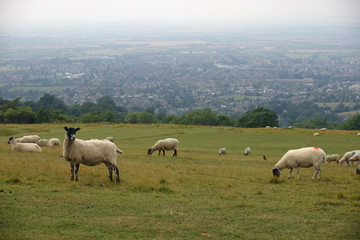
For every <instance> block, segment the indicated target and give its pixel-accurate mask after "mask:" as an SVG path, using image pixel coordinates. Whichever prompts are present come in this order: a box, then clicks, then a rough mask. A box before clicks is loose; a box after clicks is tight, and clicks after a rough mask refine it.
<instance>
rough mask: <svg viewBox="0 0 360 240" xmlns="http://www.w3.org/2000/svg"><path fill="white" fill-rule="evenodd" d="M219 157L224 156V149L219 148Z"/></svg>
mask: <svg viewBox="0 0 360 240" xmlns="http://www.w3.org/2000/svg"><path fill="white" fill-rule="evenodd" d="M219 155H226V148H224V147H222V148H220V149H219Z"/></svg>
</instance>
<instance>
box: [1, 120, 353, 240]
mask: <svg viewBox="0 0 360 240" xmlns="http://www.w3.org/2000/svg"><path fill="white" fill-rule="evenodd" d="M80 127H81V128H82V130H80V131H79V132H78V135H77V137H78V138H82V139H89V138H94V137H96V138H104V137H106V136H113V137H115V139H116V144H117V146H118V147H119V148H120V149H122V150H123V151H124V153H125V154H124V155H118V167H119V169H120V178H121V184H116V183H115V182H109V181H108V174H107V169H106V167H105V166H104V165H99V166H96V167H87V166H84V165H81V166H80V171H79V182H70V171H69V164H68V163H66V162H65V161H64V160H63V159H62V158H61V157H60V156H61V154H62V149H59V148H58V149H54V150H52V149H47V148H43V152H42V153H41V154H32V153H26V154H24V153H13V152H12V151H11V149H10V146H9V145H8V144H7V143H6V141H7V139H8V138H9V137H10V136H22V135H25V134H38V135H40V136H41V137H42V138H51V137H59V138H60V139H61V141H62V140H63V138H64V133H65V131H64V130H63V126H61V125H2V126H0V152H1V154H0V164H1V165H0V190H1V192H0V239H24V238H26V239H73V238H78V239H119V238H128V239H139V238H140V239H154V238H155V239H206V238H217V239H239V238H240V239H359V238H360V231H359V227H360V217H359V216H360V215H359V210H360V193H359V191H358V188H359V184H360V177H359V176H355V168H354V167H345V166H343V167H339V166H337V165H336V164H334V163H333V164H324V165H323V166H322V181H321V182H317V181H315V182H312V181H311V177H312V174H313V169H312V168H311V169H300V175H301V177H302V179H301V180H300V181H298V180H297V179H296V173H295V171H294V173H293V176H292V177H291V179H290V180H287V179H286V176H287V170H284V171H283V172H282V173H281V177H280V179H279V180H277V181H276V180H274V179H273V177H272V175H271V169H272V167H273V166H274V164H275V163H276V162H277V161H278V160H279V159H280V157H281V156H282V155H283V154H284V153H285V152H286V151H287V150H288V149H290V148H298V147H303V146H318V147H321V148H323V149H324V150H325V152H327V153H338V154H340V155H341V154H343V153H344V152H346V151H350V150H353V149H359V148H360V147H359V141H360V138H359V137H358V136H355V132H345V131H327V132H326V133H322V135H320V136H319V137H314V136H312V134H313V132H312V131H310V130H298V129H240V128H214V127H186V126H167V125H151V126H146V125H135V126H134V125H81V126H80ZM164 137H176V138H178V139H179V140H180V145H179V149H178V156H179V157H178V158H172V157H171V155H172V153H170V152H167V156H166V157H162V156H161V157H158V156H157V153H154V154H153V155H152V156H147V155H146V152H147V148H149V147H150V146H152V145H153V144H154V143H155V142H156V140H157V139H160V138H164ZM248 146H249V147H251V148H252V154H251V156H244V155H243V150H244V149H245V148H246V147H248ZM220 147H226V148H227V152H228V154H227V155H226V156H219V155H218V154H217V151H218V149H219V148H220ZM263 154H266V156H267V158H268V160H267V161H264V160H263V159H262V155H263Z"/></svg>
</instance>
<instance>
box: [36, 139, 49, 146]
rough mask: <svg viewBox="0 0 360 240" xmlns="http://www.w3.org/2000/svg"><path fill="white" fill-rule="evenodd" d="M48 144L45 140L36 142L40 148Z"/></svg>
mask: <svg viewBox="0 0 360 240" xmlns="http://www.w3.org/2000/svg"><path fill="white" fill-rule="evenodd" d="M48 143H49V140H47V139H40V140H39V142H38V145H39V146H40V147H45V146H47V145H48Z"/></svg>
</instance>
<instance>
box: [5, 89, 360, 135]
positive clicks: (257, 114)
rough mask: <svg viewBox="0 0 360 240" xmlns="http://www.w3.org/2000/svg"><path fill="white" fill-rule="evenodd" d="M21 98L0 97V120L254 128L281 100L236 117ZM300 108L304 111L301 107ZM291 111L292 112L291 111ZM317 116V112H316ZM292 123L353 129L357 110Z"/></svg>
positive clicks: (268, 122)
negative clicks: (339, 118) (338, 118)
mask: <svg viewBox="0 0 360 240" xmlns="http://www.w3.org/2000/svg"><path fill="white" fill-rule="evenodd" d="M20 100H21V98H16V99H13V100H11V101H9V100H5V99H2V98H0V123H18V124H33V123H54V122H68V123H74V122H79V123H97V122H110V123H133V124H137V123H142V124H151V123H164V124H183V125H208V126H233V127H246V128H257V127H265V126H272V127H277V126H279V114H278V113H277V111H276V110H278V111H283V106H281V104H285V103H279V102H277V103H276V104H275V103H274V104H273V105H270V106H273V107H274V106H275V109H274V110H270V109H268V108H265V107H254V108H253V109H252V110H249V111H247V112H246V113H244V114H243V115H241V116H240V117H238V118H236V119H234V118H232V117H229V116H227V115H225V114H218V113H216V112H214V111H212V110H211V109H209V108H204V109H196V110H193V111H189V112H187V113H185V114H183V115H180V116H176V115H167V114H166V112H165V111H158V112H156V111H155V109H154V108H147V109H145V110H142V111H128V110H127V109H126V108H124V107H121V106H116V104H115V101H114V100H113V99H112V98H110V97H108V96H104V97H101V98H99V99H97V101H96V103H93V102H85V103H83V104H82V105H80V104H74V105H69V106H68V105H66V104H65V103H64V102H63V101H62V100H61V99H59V98H56V97H55V96H53V95H50V94H44V95H43V96H42V97H41V98H40V99H39V100H38V101H36V102H34V101H26V102H21V101H20ZM303 108H304V109H305V110H306V111H308V112H309V111H310V112H311V111H313V112H314V111H315V112H319V109H315V110H314V109H313V110H311V106H310V105H309V104H305V106H303ZM295 109H301V108H294V109H292V112H289V111H285V114H284V115H281V114H280V121H281V120H283V121H284V119H285V120H286V121H288V122H291V120H290V121H289V119H286V118H284V116H285V117H286V116H289V115H290V114H295V115H297V116H298V115H301V113H298V112H296V111H295ZM305 110H304V111H305ZM294 112H295V113H294ZM320 116H321V115H320ZM294 123H295V124H294V127H303V128H321V127H327V128H338V129H348V130H355V129H360V114H357V115H354V116H353V117H351V118H349V119H348V120H347V121H346V122H345V123H341V124H340V123H336V124H335V123H332V122H329V121H328V120H327V119H325V118H313V119H309V118H308V119H306V118H304V117H303V118H301V121H297V122H294Z"/></svg>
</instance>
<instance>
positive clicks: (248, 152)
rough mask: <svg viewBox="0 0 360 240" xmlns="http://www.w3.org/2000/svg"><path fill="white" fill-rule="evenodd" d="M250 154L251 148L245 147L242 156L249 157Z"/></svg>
mask: <svg viewBox="0 0 360 240" xmlns="http://www.w3.org/2000/svg"><path fill="white" fill-rule="evenodd" d="M250 153H251V148H249V147H247V148H246V149H245V152H244V155H246V156H247V155H250Z"/></svg>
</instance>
